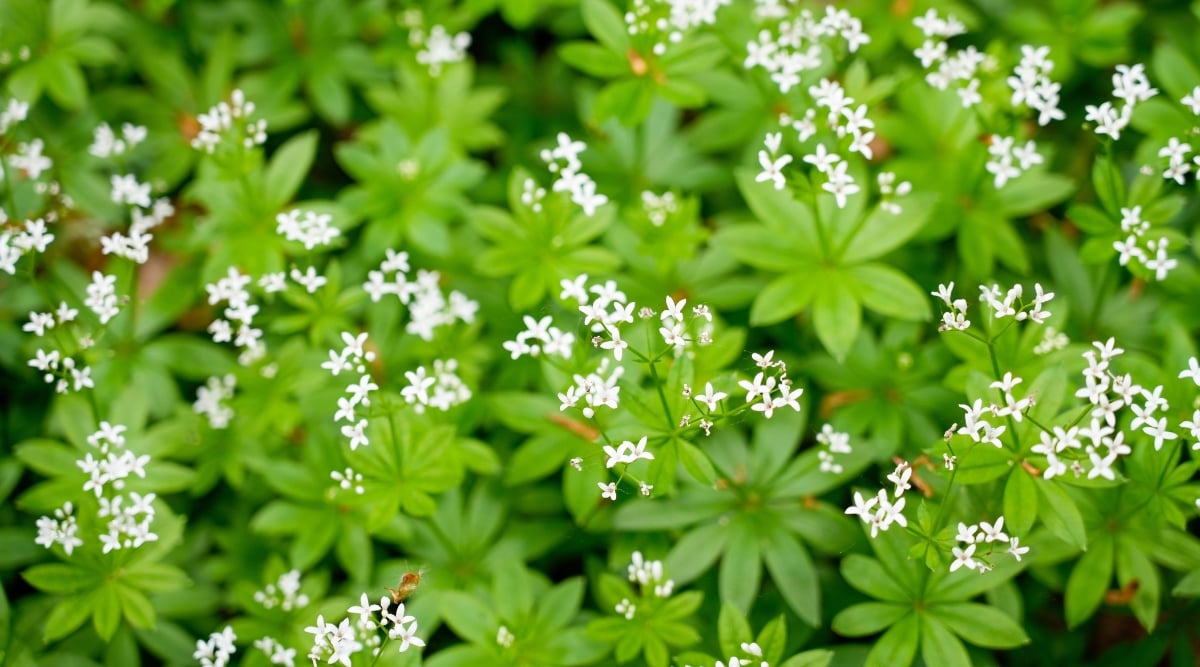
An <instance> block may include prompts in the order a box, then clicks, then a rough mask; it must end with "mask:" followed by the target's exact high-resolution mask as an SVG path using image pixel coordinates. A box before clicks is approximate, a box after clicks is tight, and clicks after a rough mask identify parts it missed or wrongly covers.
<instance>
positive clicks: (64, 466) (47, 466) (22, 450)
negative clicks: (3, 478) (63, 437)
mask: <svg viewBox="0 0 1200 667" xmlns="http://www.w3.org/2000/svg"><path fill="white" fill-rule="evenodd" d="M14 453H15V454H16V455H17V458H18V459H19V460H20V461H21V462H22V463H24V464H25V465H27V466H29V467H30V468H32V469H33V470H34V471H35V472H37V473H38V474H40V475H45V476H46V477H61V476H65V475H71V474H74V473H76V472H77V471H78V470H79V467H78V466H77V465H75V461H76V460H77V459H78V458H79V451H78V450H76V449H72V448H71V447H68V446H66V445H64V444H62V443H60V442H57V441H54V440H43V439H36V440H27V441H25V442H22V443H21V444H19V445H17V446H16V447H15V448H14Z"/></svg>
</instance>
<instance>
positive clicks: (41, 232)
mask: <svg viewBox="0 0 1200 667" xmlns="http://www.w3.org/2000/svg"><path fill="white" fill-rule="evenodd" d="M6 219H7V216H6V214H5V213H4V211H3V209H0V223H4V222H5V220H6ZM52 241H54V235H53V234H50V233H47V231H46V220H45V219H44V218H35V219H32V220H26V221H25V224H24V225H23V226H22V228H21V229H20V231H17V232H16V233H15V234H14V233H13V232H10V231H8V229H5V228H0V271H4V272H5V273H7V274H8V275H10V276H11V275H16V273H17V261H18V260H20V259H21V257H23V256H25V255H26V254H27V253H34V252H37V253H44V252H46V248H47V247H49V246H50V243H51V242H52Z"/></svg>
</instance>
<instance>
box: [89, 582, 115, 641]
mask: <svg viewBox="0 0 1200 667" xmlns="http://www.w3.org/2000/svg"><path fill="white" fill-rule="evenodd" d="M119 588H120V584H117V583H116V582H111V581H110V582H108V583H107V584H105V585H104V586H101V587H100V588H97V589H96V590H95V591H94V592H93V593H92V599H93V600H94V601H95V607H94V608H93V612H92V625H93V626H94V627H95V628H96V634H98V635H100V638H101V639H103V640H105V641H108V640H109V639H111V638H112V636H113V633H114V632H116V631H117V626H118V625H120V624H121V591H120V590H118V589H119Z"/></svg>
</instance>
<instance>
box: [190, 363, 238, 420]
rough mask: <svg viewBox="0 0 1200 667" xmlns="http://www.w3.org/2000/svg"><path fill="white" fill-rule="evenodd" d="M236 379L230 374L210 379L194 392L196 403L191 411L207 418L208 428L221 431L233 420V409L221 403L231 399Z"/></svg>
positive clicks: (235, 386)
mask: <svg viewBox="0 0 1200 667" xmlns="http://www.w3.org/2000/svg"><path fill="white" fill-rule="evenodd" d="M236 388H237V378H236V377H234V376H233V374H232V373H228V374H226V375H224V376H222V377H216V376H213V377H210V378H208V382H206V383H205V385H204V386H203V387H200V388H198V389H197V390H196V402H195V403H193V404H192V409H193V410H195V411H196V413H197V414H201V415H204V416H205V417H207V418H208V425H209V427H210V428H215V429H223V428H226V427H228V426H229V422H230V420H232V419H233V408H231V407H229V406H228V405H226V404H224V403H222V401H228V400H229V399H231V398H233V392H234V389H236Z"/></svg>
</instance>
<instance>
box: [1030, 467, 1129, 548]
mask: <svg viewBox="0 0 1200 667" xmlns="http://www.w3.org/2000/svg"><path fill="white" fill-rule="evenodd" d="M1035 483H1036V485H1037V488H1038V495H1039V500H1038V515H1039V516H1041V517H1042V521H1043V522H1045V524H1046V526H1047V527H1049V528H1050V529H1051V530H1053V531H1054V534H1055V535H1057V536H1058V538H1059V539H1061V540H1063V541H1065V542H1066V543H1067V544H1070V545H1072V546H1074V547H1077V548H1079V549H1086V548H1087V546H1088V544H1087V530H1086V529H1084V526H1083V516H1082V515H1080V514H1079V508H1078V507H1077V506H1076V505H1075V501H1074V500H1072V499H1071V496H1070V494H1068V493H1067V492H1066V491H1064V490H1063V488H1062V487H1061V486H1059V485H1058V484H1056V483H1054V481H1053V480H1046V479H1038V480H1037V481H1036V482H1035ZM1110 550H1111V545H1110Z"/></svg>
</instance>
